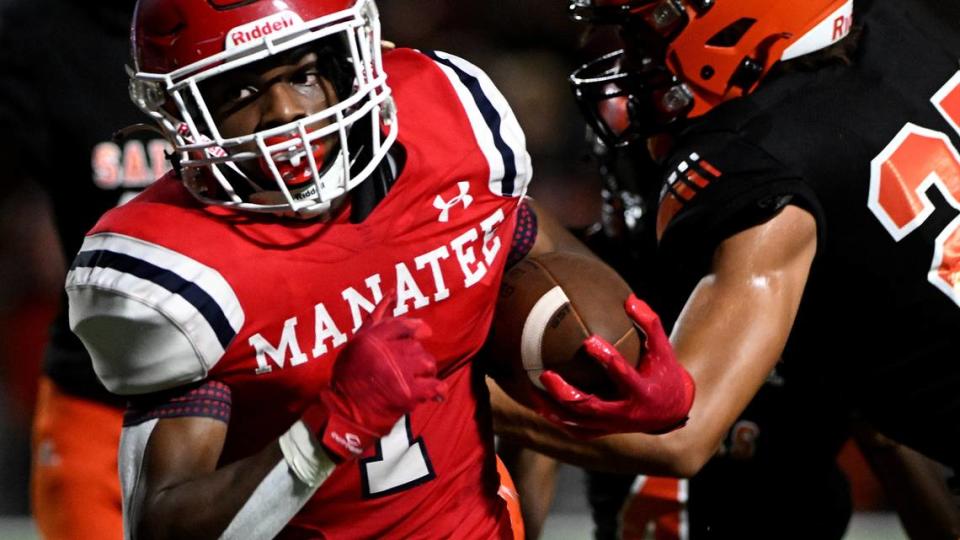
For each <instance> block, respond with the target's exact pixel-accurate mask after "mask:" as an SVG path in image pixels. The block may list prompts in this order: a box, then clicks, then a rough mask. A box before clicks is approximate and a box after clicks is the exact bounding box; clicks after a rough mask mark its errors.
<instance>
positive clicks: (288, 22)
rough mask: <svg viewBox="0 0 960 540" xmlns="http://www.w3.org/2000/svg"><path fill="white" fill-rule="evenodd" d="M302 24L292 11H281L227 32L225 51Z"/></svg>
mask: <svg viewBox="0 0 960 540" xmlns="http://www.w3.org/2000/svg"><path fill="white" fill-rule="evenodd" d="M301 24H303V19H301V18H300V16H299V15H297V14H296V13H294V12H292V11H281V12H280V13H274V14H273V15H270V16H269V17H264V18H262V19H259V20H256V21H253V22H251V23H247V24H244V25H241V26H238V27H236V28H234V29H233V30H230V31H229V32H227V50H229V49H233V48H234V47H239V46H241V45H246V44H247V43H252V42H254V41H256V40H258V39H262V38H265V37H268V36H270V35H272V34H276V33H279V32H282V31H284V30H287V29H289V28H293V27H294V26H297V25H301Z"/></svg>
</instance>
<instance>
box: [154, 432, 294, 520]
mask: <svg viewBox="0 0 960 540" xmlns="http://www.w3.org/2000/svg"><path fill="white" fill-rule="evenodd" d="M148 459H149V458H148ZM282 462H283V454H282V453H281V452H280V446H279V444H278V443H277V442H276V441H274V442H273V443H271V444H270V445H269V446H267V447H266V448H265V449H263V450H262V451H261V452H259V453H257V454H254V455H253V456H250V457H248V458H246V459H243V460H240V461H237V462H235V463H232V464H230V465H228V466H226V467H223V468H221V469H217V470H216V471H213V472H210V473H208V474H205V475H203V476H200V477H197V478H193V479H190V480H186V481H181V482H178V483H175V484H171V485H165V486H162V487H158V488H157V489H150V488H149V486H148V490H149V491H148V493H147V494H146V495H145V497H144V501H143V510H142V513H141V514H140V515H141V519H140V520H139V521H138V523H137V524H136V531H137V533H138V534H137V535H136V538H139V539H166V538H170V539H175V538H198V539H199V538H217V537H219V536H220V535H221V534H222V533H223V532H224V531H225V530H226V529H227V527H228V526H229V524H230V522H231V521H232V520H233V519H234V518H235V517H236V515H237V514H238V513H239V512H240V509H241V508H242V507H243V506H244V503H246V501H247V500H248V499H249V498H250V496H251V495H252V494H253V493H254V491H255V490H256V489H257V486H259V485H260V483H261V482H262V481H263V479H264V478H265V477H266V476H267V475H268V474H269V473H270V471H271V470H272V469H273V468H275V467H276V466H277V465H278V464H280V463H282Z"/></svg>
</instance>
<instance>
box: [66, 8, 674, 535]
mask: <svg viewBox="0 0 960 540" xmlns="http://www.w3.org/2000/svg"><path fill="white" fill-rule="evenodd" d="M134 21H135V22H134V28H133V32H132V36H133V50H134V64H135V65H134V68H133V70H132V80H131V98H133V100H134V102H135V103H136V104H137V105H138V106H139V107H140V108H141V109H142V110H143V111H144V112H146V113H147V114H148V115H150V116H151V117H152V119H153V120H155V121H156V123H157V125H158V126H159V128H160V129H161V130H162V131H163V132H164V134H165V135H166V136H167V138H168V140H170V141H171V143H172V144H173V145H174V146H175V152H174V158H173V161H174V163H175V173H174V174H170V175H168V176H167V177H165V178H164V179H162V180H160V181H158V182H157V183H156V184H154V185H153V186H151V187H150V188H148V189H147V190H146V191H145V192H144V193H143V194H142V195H141V196H139V197H138V198H136V199H135V200H133V201H131V202H129V203H127V204H126V205H124V206H122V207H119V208H117V209H114V210H112V211H110V212H108V213H107V214H105V215H104V217H103V218H102V219H101V220H100V221H99V222H98V224H97V225H96V226H95V227H94V229H93V230H92V231H91V232H90V233H89V234H88V236H87V237H86V239H85V241H84V243H83V245H82V247H81V248H80V253H79V255H78V256H77V257H76V259H75V261H74V264H73V265H72V267H71V270H70V273H69V274H68V278H67V291H68V294H69V296H70V324H71V328H72V329H73V330H74V331H75V332H76V333H77V334H78V335H79V336H80V337H81V339H82V340H83V341H84V344H85V346H86V347H87V349H88V350H90V351H91V356H92V359H93V362H94V366H95V368H96V371H97V374H98V377H99V378H100V379H101V380H102V381H104V383H105V384H106V385H107V387H108V388H109V389H110V390H111V391H113V392H115V393H118V394H122V395H127V396H129V397H130V399H131V404H130V406H129V407H128V409H127V412H126V414H125V418H124V431H123V436H122V438H121V447H120V470H121V478H122V487H123V491H124V517H125V521H126V525H127V526H128V527H129V530H128V532H129V533H130V534H139V535H149V536H160V537H167V536H174V537H179V536H182V535H184V534H190V535H197V536H201V537H206V536H220V535H221V534H222V535H224V536H226V537H245V538H246V537H258V538H259V537H272V536H274V535H276V534H277V533H280V534H281V535H288V536H289V535H293V536H305V535H320V534H324V535H333V536H336V535H347V536H359V537H385V536H394V537H407V536H409V535H410V534H413V533H417V534H426V535H428V536H431V537H448V536H450V535H452V534H455V533H456V534H457V535H458V536H462V535H469V536H470V537H477V538H490V537H509V536H510V528H509V526H508V525H507V523H506V512H505V509H504V507H503V503H502V502H501V501H500V500H499V498H498V497H497V495H496V487H497V485H498V484H499V481H498V479H497V475H496V469H495V466H494V462H495V457H494V455H493V452H492V443H493V441H492V437H491V436H490V431H489V425H488V423H487V422H486V421H485V418H486V416H487V396H486V394H485V392H484V390H483V389H484V388H485V387H484V386H483V384H482V379H481V378H480V377H477V376H475V375H477V374H478V373H479V372H478V371H475V370H474V368H475V367H476V366H475V365H474V364H473V363H472V362H471V359H472V356H473V355H474V353H475V352H476V351H477V350H478V349H479V347H480V345H481V344H482V343H483V341H484V339H485V338H486V332H487V328H488V326H489V322H490V318H491V317H492V312H493V307H494V303H495V299H496V296H497V285H498V283H499V275H500V272H502V270H503V268H504V265H505V262H506V260H507V259H508V258H509V259H512V260H516V259H517V258H520V257H523V256H524V255H526V254H527V253H528V252H529V253H531V254H536V253H541V252H544V251H551V250H555V249H564V248H567V249H577V250H581V251H582V250H583V248H582V247H579V246H578V245H577V244H576V243H575V242H574V241H573V239H572V238H571V237H569V235H566V234H565V233H564V232H563V230H562V228H560V227H559V226H558V225H557V224H556V223H555V222H553V221H552V220H551V219H550V218H549V216H548V215H547V214H546V213H542V212H535V211H534V207H535V205H534V204H532V203H525V202H524V201H523V199H522V197H523V195H524V193H525V190H526V184H527V182H528V181H529V179H530V160H529V156H528V155H527V153H526V150H525V148H524V138H523V133H522V131H521V130H520V128H519V125H518V124H517V123H516V120H515V119H514V117H513V115H512V113H511V111H510V109H509V107H508V106H507V105H506V102H505V101H504V100H503V98H502V96H500V94H499V92H498V91H497V90H496V88H495V87H494V86H493V84H492V83H491V82H490V80H489V79H488V78H487V77H486V76H485V75H484V74H483V72H482V71H480V70H478V69H477V68H476V67H474V66H472V65H471V64H469V63H467V62H465V61H463V60H461V59H459V58H457V57H455V56H452V55H447V54H444V53H439V52H433V51H425V52H418V51H414V50H411V49H396V50H389V51H387V52H383V51H381V48H380V44H381V42H380V27H379V19H378V15H377V10H376V7H375V5H374V4H373V2H368V1H361V2H356V3H354V2H345V3H342V4H336V5H330V4H322V3H314V2H306V1H303V2H286V3H283V4H280V3H274V2H249V1H242V2H229V3H223V2H221V3H217V4H216V5H214V4H212V3H204V2H201V1H199V0H178V1H176V2H174V1H168V2H161V1H159V0H142V1H141V2H140V3H138V6H137V9H136V12H135V15H134ZM387 73H389V75H390V85H389V86H388V85H387V84H386V82H385V80H386V74H387ZM388 193H389V195H388ZM521 203H522V204H521ZM514 229H516V231H515V230H514ZM515 232H516V234H517V237H518V238H532V237H535V238H536V242H535V243H532V242H514V241H512V238H513V237H514V234H515ZM508 252H509V257H508ZM428 267H429V268H428ZM612 309H620V306H612ZM640 309H641V310H643V309H645V308H643V307H641V308H640ZM371 311H372V314H370V315H369V316H367V314H368V313H370V312H371ZM647 313H649V312H648V311H647ZM408 314H410V315H413V316H408ZM644 316H645V317H646V316H647V315H644ZM414 317H421V318H414ZM638 320H639V319H638ZM298 321H302V322H301V323H300V324H299V325H298ZM308 321H312V324H311V323H310V322H308ZM641 327H642V328H641V329H643V330H646V331H647V332H648V333H649V332H652V331H654V330H655V327H650V328H647V327H645V325H644V324H641ZM118 336H123V338H124V339H118ZM650 337H651V339H652V338H654V337H659V338H662V340H663V341H665V339H666V338H665V336H663V334H662V332H661V334H659V336H653V335H651V336H650ZM309 344H312V347H310V346H308V345H309ZM593 346H596V347H597V348H598V349H600V350H598V351H595V352H593V354H597V355H598V356H607V355H608V353H606V352H605V350H604V349H605V348H608V347H609V346H608V345H605V344H603V343H600V342H597V341H596V340H595V339H592V340H590V341H589V343H588V348H591V347H593ZM590 350H591V351H593V349H592V348H591V349H590ZM661 352H662V353H663V354H661V355H659V356H655V355H650V356H649V358H647V359H645V361H646V362H649V365H650V370H651V375H652V378H650V377H647V376H646V375H644V374H643V372H642V371H634V370H632V369H622V368H623V366H622V362H623V360H622V359H620V358H618V357H616V356H614V357H613V358H611V359H610V361H611V362H612V366H613V367H612V368H611V369H612V370H613V371H612V373H616V374H617V377H620V378H625V379H630V380H635V381H636V385H635V386H634V387H635V388H637V392H636V393H635V394H629V395H623V396H620V398H621V399H620V401H618V402H616V403H606V402H600V403H596V402H594V401H590V402H588V403H587V404H586V405H585V404H584V403H582V402H579V401H578V402H575V403H569V402H568V401H566V399H568V394H569V393H570V392H571V391H572V390H571V389H569V388H563V387H560V388H559V389H558V390H557V392H556V396H557V397H556V399H555V400H553V401H548V402H545V406H549V407H550V412H551V413H552V414H553V416H554V418H555V419H556V420H557V421H559V420H561V419H565V420H567V422H566V423H565V424H564V425H565V429H568V430H579V429H583V430H587V431H589V432H590V433H592V434H603V433H610V432H618V431H623V430H624V429H628V428H632V427H634V426H635V425H636V423H637V421H638V419H639V418H643V417H647V416H652V417H657V418H655V419H653V418H652V419H651V420H652V421H651V422H650V423H649V424H648V425H649V428H650V429H651V430H655V431H659V430H662V429H665V428H669V427H672V426H676V425H677V423H678V422H679V421H681V420H682V419H683V418H684V415H685V412H686V408H687V407H688V406H689V402H690V400H691V399H692V387H691V386H690V384H689V378H688V377H686V375H685V374H684V373H683V371H682V370H681V369H680V368H679V367H678V366H677V365H676V364H675V363H674V362H672V361H671V356H670V355H669V354H668V353H669V351H666V350H664V351H661ZM441 377H442V379H443V380H442V381H441V380H440V378H441ZM546 378H548V377H547V375H545V379H546ZM551 381H552V382H554V383H557V382H561V383H562V381H558V380H557V379H556V378H554V379H551V380H550V381H548V382H551ZM548 386H549V385H548ZM641 389H642V390H641ZM651 390H652V393H651ZM439 398H443V399H439ZM569 411H576V414H575V416H571V415H568V412H569ZM465 419H472V420H473V421H466V422H465V421H464V420H465ZM291 424H292V425H291ZM491 487H492V488H493V490H492V491H491ZM441 509H442V511H441Z"/></svg>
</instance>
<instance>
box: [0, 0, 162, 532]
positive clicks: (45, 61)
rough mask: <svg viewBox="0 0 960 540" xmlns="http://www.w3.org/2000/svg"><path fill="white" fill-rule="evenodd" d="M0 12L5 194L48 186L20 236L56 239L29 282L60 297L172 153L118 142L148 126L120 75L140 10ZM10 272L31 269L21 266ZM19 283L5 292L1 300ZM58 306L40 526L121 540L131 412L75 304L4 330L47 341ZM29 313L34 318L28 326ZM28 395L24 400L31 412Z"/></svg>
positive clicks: (6, 5) (26, 7)
mask: <svg viewBox="0 0 960 540" xmlns="http://www.w3.org/2000/svg"><path fill="white" fill-rule="evenodd" d="M0 7H2V12H0V70H2V72H3V73H4V76H3V77H2V80H0V123H2V124H3V126H4V129H3V130H2V134H0V139H2V141H0V155H2V159H0V163H3V167H4V172H3V175H4V181H3V184H4V186H5V189H8V190H11V191H14V192H20V193H29V192H30V191H29V190H30V189H31V186H39V187H41V188H42V189H43V191H44V193H45V197H46V199H48V200H49V204H50V209H51V210H50V211H51V212H52V214H53V215H52V218H53V219H52V221H51V218H50V216H49V215H48V213H47V212H44V211H43V209H44V208H45V206H44V204H45V203H44V200H43V199H42V198H40V199H37V198H35V199H32V201H33V202H32V205H33V207H39V210H33V211H32V212H31V215H30V217H29V222H28V223H29V226H28V227H27V230H28V231H31V233H32V235H28V236H24V237H21V238H36V237H37V236H38V235H37V233H36V231H38V230H40V231H43V230H46V228H47V227H49V226H48V223H53V224H54V225H55V227H56V229H55V231H51V235H50V236H40V238H39V239H38V241H37V242H36V243H35V244H32V245H31V249H35V250H37V251H39V252H41V253H44V254H45V255H46V257H47V259H46V262H45V263H44V266H45V268H42V270H43V271H44V272H45V274H44V273H39V272H37V271H36V270H28V271H31V272H32V273H33V274H34V275H41V276H42V275H50V276H51V277H50V278H49V279H45V280H43V281H41V284H40V285H39V286H38V287H40V288H41V290H42V291H43V292H44V293H47V292H52V291H57V290H60V289H62V282H63V276H64V273H65V270H64V268H63V260H69V259H71V258H72V257H73V255H74V254H75V253H76V252H77V250H79V247H80V243H81V242H82V240H83V235H84V233H85V232H86V231H87V230H88V229H89V228H90V227H92V226H93V224H94V223H95V222H96V220H97V219H98V218H99V217H100V214H102V213H103V212H104V211H105V210H107V209H109V208H112V207H114V206H117V205H118V204H122V203H123V202H125V201H126V200H128V199H129V198H130V197H132V196H133V195H134V194H136V193H137V192H138V191H140V190H141V189H142V188H143V187H144V186H146V185H148V184H150V183H151V182H152V181H153V180H154V179H155V178H158V177H159V176H161V175H162V174H163V173H164V172H166V170H167V169H168V165H167V162H166V159H165V156H164V152H165V150H166V149H168V145H167V144H166V142H165V141H163V140H162V139H161V138H159V137H157V135H156V134H149V133H138V134H136V137H135V138H127V139H124V140H120V141H115V140H114V139H113V134H114V133H115V132H116V130H117V129H118V128H120V127H123V126H127V125H130V124H132V123H134V122H136V121H139V119H140V118H141V116H140V113H139V111H137V110H136V108H135V107H134V106H133V105H132V104H131V103H130V101H129V99H127V98H126V94H127V91H126V77H125V76H124V73H123V66H124V65H125V64H126V62H127V58H128V48H129V45H128V43H129V22H130V16H131V14H132V12H133V1H132V0H130V1H110V2H96V3H93V4H91V3H89V2H80V1H72V0H40V1H19V0H9V1H6V2H3V3H0ZM20 202H21V207H25V208H30V207H31V206H30V205H26V204H24V201H23V200H21V201H20ZM27 202H29V201H27ZM11 215H16V214H11ZM54 235H55V236H54ZM58 239H59V240H58ZM58 242H59V245H58ZM15 245H16V244H14V246H15ZM53 246H56V247H53ZM23 252H28V251H27V250H26V249H25V250H24V251H23ZM18 255H19V254H18ZM9 260H10V261H16V264H17V265H18V266H20V267H22V268H25V269H29V268H31V267H30V266H27V265H25V264H24V263H25V261H24V259H23V258H21V257H19V256H18V257H15V258H11V259H9ZM34 268H35V267H34ZM11 285H12V283H11V282H10V281H7V280H5V284H4V286H5V288H9V287H11ZM7 290H9V289H7ZM50 296H52V294H51V295H50ZM45 297H46V296H41V297H40V298H45ZM31 302H35V301H33V300H31ZM58 304H59V305H60V308H61V309H60V310H59V312H58V314H57V315H56V318H55V320H54V322H53V325H52V326H51V327H50V334H49V343H48V345H47V347H46V351H45V353H44V360H43V375H42V378H41V380H40V384H39V391H38V392H37V402H36V413H35V415H34V416H33V452H32V478H31V495H32V497H31V499H32V504H31V506H32V510H33V515H34V517H35V519H36V524H37V527H38V529H39V531H40V533H41V534H42V535H43V536H44V537H45V538H121V537H122V530H121V517H120V487H119V480H118V478H117V459H116V448H117V446H118V444H119V434H120V424H121V420H122V411H123V405H124V401H123V400H122V399H120V398H118V397H116V396H112V395H110V394H109V393H108V392H107V391H106V390H105V389H104V388H103V385H102V384H101V383H100V382H99V381H98V380H97V379H96V376H95V375H94V372H93V368H92V366H91V363H90V358H89V356H88V355H87V353H86V351H85V350H84V348H83V345H82V344H81V343H80V341H79V340H77V338H76V337H75V336H74V335H73V333H72V332H70V329H69V327H68V325H67V316H66V309H65V308H66V302H65V301H63V302H62V303H60V298H59V295H57V296H53V299H52V300H51V301H49V302H46V303H35V305H33V311H25V310H20V311H17V312H16V313H15V315H13V316H11V321H12V324H10V325H4V329H5V331H8V332H9V333H10V335H12V336H15V337H18V338H19V339H21V340H23V336H24V335H27V336H32V335H42V334H41V333H40V332H39V329H42V328H45V327H46V325H47V324H48V322H49V317H50V316H51V315H52V312H49V311H43V310H39V313H38V309H37V308H38V307H43V306H46V305H49V306H51V308H52V309H56V307H55V306H57V305H58ZM30 313H37V316H33V317H25V316H24V315H25V314H30ZM44 334H45V333H44ZM13 343H16V342H13ZM35 347H36V345H34V344H33V343H24V345H22V346H20V347H19V349H17V350H16V351H15V352H14V353H12V354H10V355H6V358H5V360H6V361H7V365H8V366H9V368H8V369H10V370H13V372H14V373H20V374H21V375H19V376H16V377H8V379H7V382H8V383H9V384H11V385H14V384H15V385H18V386H19V388H21V390H20V392H21V393H25V392H24V390H23V388H24V387H25V386H28V385H36V384H37V383H36V369H38V368H37V367H36V366H37V365H38V364H39V362H38V359H37V358H36V357H35V356H34V351H35V350H36V348H35ZM8 373H9V372H8ZM16 387H17V386H14V388H16ZM33 393H34V392H29V393H26V398H25V399H24V408H25V410H26V411H30V410H31V406H32V405H33V399H32V397H33ZM14 395H16V394H14ZM27 417H29V413H28V414H27ZM13 470H16V469H5V471H8V472H10V473H11V474H7V473H6V472H5V474H4V476H5V477H8V478H13V477H16V476H17V475H16V474H14V473H13V472H12V471H13ZM21 470H26V468H23V469H21Z"/></svg>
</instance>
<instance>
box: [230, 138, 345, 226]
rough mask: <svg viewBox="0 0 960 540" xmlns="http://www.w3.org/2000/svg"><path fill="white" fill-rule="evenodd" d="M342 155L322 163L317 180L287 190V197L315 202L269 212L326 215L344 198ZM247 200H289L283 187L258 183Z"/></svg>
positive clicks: (270, 202)
mask: <svg viewBox="0 0 960 540" xmlns="http://www.w3.org/2000/svg"><path fill="white" fill-rule="evenodd" d="M345 159H346V158H345V157H344V154H343V152H338V153H337V157H336V158H335V159H334V161H333V162H332V163H330V164H329V166H327V167H325V169H326V171H325V172H323V173H321V176H320V179H319V181H311V182H310V183H309V184H307V185H306V186H304V187H302V188H299V189H291V190H290V198H291V199H293V201H295V202H296V201H300V200H306V199H319V200H318V202H316V203H315V204H311V205H309V206H305V207H303V208H300V209H297V210H278V211H274V212H272V213H274V214H276V215H279V216H284V217H295V218H300V219H313V218H316V217H320V216H324V215H328V214H329V213H330V210H331V209H333V208H336V207H338V206H340V204H342V203H343V201H345V200H346V195H347V189H346V186H347V180H348V175H349V169H348V168H346V167H344V165H343V164H344V161H345ZM355 161H356V158H354V162H355ZM350 166H351V167H352V166H353V163H351V164H350ZM248 181H249V179H248ZM250 183H251V184H255V182H252V181H250ZM318 185H319V186H320V188H319V189H318V187H317V186H318ZM328 186H333V187H328ZM250 202H251V203H254V204H262V205H265V206H273V205H282V204H289V201H288V200H287V197H286V195H284V193H283V191H280V190H267V189H263V188H261V187H259V186H258V188H257V191H256V192H255V193H252V194H250Z"/></svg>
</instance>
